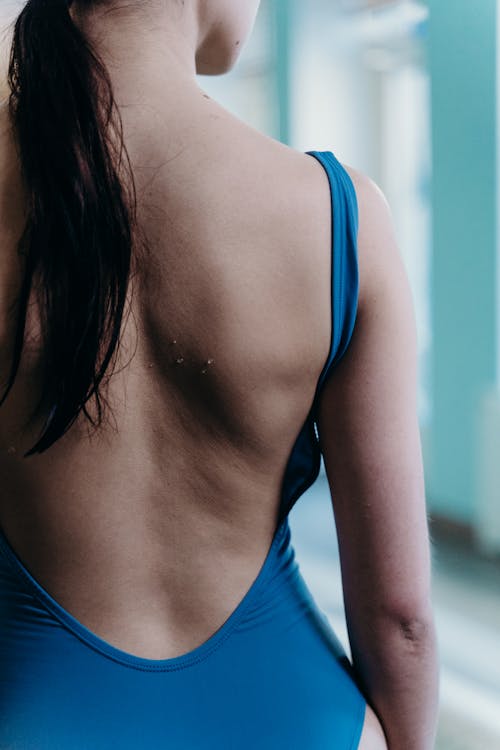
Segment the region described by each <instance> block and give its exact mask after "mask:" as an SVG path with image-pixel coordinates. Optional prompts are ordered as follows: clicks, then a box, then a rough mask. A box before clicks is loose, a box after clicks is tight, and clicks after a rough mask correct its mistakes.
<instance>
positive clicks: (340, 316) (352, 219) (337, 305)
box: [280, 151, 359, 519]
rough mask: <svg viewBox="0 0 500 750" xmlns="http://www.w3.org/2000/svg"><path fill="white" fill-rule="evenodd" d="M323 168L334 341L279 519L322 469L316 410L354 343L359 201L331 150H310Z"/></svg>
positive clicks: (285, 482)
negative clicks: (328, 213) (328, 216)
mask: <svg viewBox="0 0 500 750" xmlns="http://www.w3.org/2000/svg"><path fill="white" fill-rule="evenodd" d="M306 153H307V154H308V155H310V156H313V157H314V158H315V159H317V160H318V161H319V162H320V163H321V164H322V165H323V167H324V169H325V171H326V174H327V177H328V182H329V185H330V195H331V203H332V219H331V221H332V253H331V316H332V321H331V341H330V351H329V353H328V357H327V360H326V362H325V365H324V367H323V369H322V372H321V374H320V376H319V379H318V383H317V386H316V391H315V394H314V399H313V403H312V406H311V409H310V411H309V414H308V416H307V419H306V421H305V423H304V425H303V426H302V429H301V431H300V433H299V435H298V437H297V440H296V442H295V445H294V447H293V449H292V452H291V454H290V458H289V461H288V464H287V468H286V471H285V476H284V480H283V485H282V503H281V509H280V519H282V518H284V517H285V516H287V515H288V513H289V512H290V510H291V508H292V507H293V505H294V504H295V502H296V501H297V500H298V498H299V497H300V496H301V495H302V494H303V493H304V492H305V491H306V490H307V489H308V488H309V487H310V486H311V485H312V484H313V482H314V481H315V480H316V478H317V476H318V474H319V469H320V465H321V451H320V446H319V440H318V431H317V425H316V423H317V416H318V414H317V412H318V406H319V398H320V395H321V391H322V389H323V387H324V385H325V383H326V381H327V379H328V377H329V375H330V374H331V373H332V371H333V369H334V368H335V367H336V365H337V364H338V363H339V361H340V360H341V358H342V357H343V355H344V354H345V352H346V351H347V348H348V346H349V343H350V341H351V337H352V334H353V331H354V324H355V321H356V314H357V308H358V292H359V272H358V254H357V235H358V223H359V222H358V219H359V217H358V203H357V198H356V191H355V189H354V185H353V182H352V180H351V177H350V175H349V173H348V172H347V171H346V169H345V168H344V167H343V166H342V164H341V163H340V162H339V161H338V159H337V158H336V157H335V156H334V154H333V153H332V152H331V151H307V152H306Z"/></svg>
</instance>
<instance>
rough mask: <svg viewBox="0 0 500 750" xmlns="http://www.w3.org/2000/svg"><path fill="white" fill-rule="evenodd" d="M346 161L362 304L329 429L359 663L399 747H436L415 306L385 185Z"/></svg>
mask: <svg viewBox="0 0 500 750" xmlns="http://www.w3.org/2000/svg"><path fill="white" fill-rule="evenodd" d="M346 169H347V170H348V172H349V174H350V175H351V178H352V179H353V182H354V185H355V188H356V193H357V198H358V208H359V233H358V256H359V271H360V293H359V308H358V317H357V321H356V326H355V330H354V334H353V337H352V340H351V344H350V346H349V349H348V350H347V352H346V354H345V355H344V357H343V359H342V360H341V361H340V363H339V364H338V366H337V367H336V368H335V370H334V372H333V373H332V374H331V376H330V377H329V379H328V381H327V382H326V384H325V386H324V389H323V392H322V396H321V401H320V412H319V420H318V430H319V436H320V442H321V446H322V451H323V455H324V460H325V467H326V471H327V475H328V480H329V484H330V489H331V493H332V502H333V507H334V512H335V519H336V525H337V532H338V538H339V549H340V559H341V567H342V580H343V587H344V599H345V608H346V617H347V626H348V631H349V639H350V644H351V650H352V655H353V662H354V666H355V669H356V670H357V672H358V674H359V678H360V681H361V684H362V686H363V688H364V690H365V693H366V696H367V698H368V700H369V702H370V703H371V705H372V706H373V708H374V709H375V711H376V712H377V714H378V716H379V718H380V720H381V723H382V725H383V727H384V731H385V734H386V737H387V741H388V745H389V750H431V748H433V747H434V742H435V733H436V720H437V704H438V665H437V646H436V636H435V628H434V619H433V613H432V606H431V583H430V568H431V561H430V543H429V535H428V526H427V514H426V505H425V489H424V478H423V468H422V456H421V446H420V435H419V426H418V418H417V404H416V392H417V345H416V327H415V318H414V311H413V305H412V298H411V291H410V287H409V284H408V279H407V276H406V273H405V270H404V266H403V262H402V259H401V257H400V253H399V250H398V247H397V244H396V240H395V235H394V229H393V224H392V218H391V213H390V208H389V206H388V203H387V201H386V199H385V196H384V195H383V193H382V192H381V191H380V189H379V188H378V186H377V185H376V184H375V183H374V182H373V181H372V180H370V179H369V178H368V177H366V176H364V175H362V174H361V173H358V172H357V171H356V170H353V169H351V168H349V167H346ZM334 251H335V249H334Z"/></svg>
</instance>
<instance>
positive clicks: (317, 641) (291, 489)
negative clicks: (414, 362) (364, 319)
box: [0, 151, 366, 750]
mask: <svg viewBox="0 0 500 750" xmlns="http://www.w3.org/2000/svg"><path fill="white" fill-rule="evenodd" d="M308 154H310V155H311V156H313V157H315V158H316V159H318V160H319V162H320V163H321V164H322V165H323V167H324V168H325V170H326V173H327V175H328V178H329V181H330V189H331V196H332V212H333V207H335V220H334V221H333V220H332V224H333V246H334V249H335V252H334V253H333V260H332V318H333V324H332V340H331V349H330V353H329V357H328V361H327V362H326V364H325V367H324V369H323V372H322V374H321V376H320V379H319V381H318V385H317V389H316V394H315V397H314V401H313V404H312V407H311V411H310V413H309V416H308V418H307V420H306V422H305V424H304V426H303V428H302V430H301V431H300V434H299V436H298V438H297V441H296V443H295V446H294V448H293V451H292V453H291V455H290V460H289V462H288V467H287V470H286V473H285V476H284V480H283V495H282V499H283V500H282V507H281V513H280V519H279V522H278V525H277V528H276V531H275V534H274V537H273V541H272V543H271V546H270V548H269V551H268V553H267V556H266V558H265V560H264V563H263V564H262V567H261V569H260V571H259V573H258V575H257V577H256V578H255V580H254V581H253V583H252V584H251V586H250V588H249V590H248V591H247V593H246V594H245V596H244V597H243V599H242V600H241V601H240V603H239V604H238V606H237V607H236V609H235V610H234V611H233V613H232V614H231V615H230V616H229V618H228V619H227V620H226V621H225V622H224V624H223V625H222V626H221V627H220V628H219V629H218V630H217V631H216V632H215V633H214V634H213V635H212V636H211V637H210V638H209V639H208V640H207V641H205V642H204V643H203V644H202V645H200V646H198V647H197V648H195V649H193V650H192V651H190V652H189V653H186V654H183V655H181V656H177V657H174V658H170V659H146V658H142V657H138V656H134V655H132V654H129V653H127V652H125V651H122V650H120V649H118V648H115V647H114V646H112V645H111V644H110V643H108V642H107V641H105V640H103V639H101V638H99V637H98V636H96V635H95V634H94V633H92V632H91V631H90V630H88V629H87V628H86V627H85V626H84V625H83V624H81V623H80V622H79V621H78V620H76V619H75V618H74V617H73V616H72V615H71V614H70V613H69V612H68V611H67V610H65V609H64V608H63V607H61V606H60V605H59V604H58V603H57V602H56V601H55V600H54V599H53V598H52V597H51V596H50V594H49V593H48V592H47V591H46V590H45V589H44V588H43V587H42V586H41V585H40V584H39V583H38V582H37V580H36V579H35V578H34V577H33V576H32V575H31V574H30V572H29V571H28V570H27V569H26V567H25V566H24V564H23V563H22V561H21V560H20V559H19V557H18V556H17V555H16V553H15V551H14V550H13V549H12V547H11V546H10V544H9V542H8V541H7V539H6V537H5V535H4V534H3V533H2V532H1V530H0V749H1V750H111V748H115V747H116V748H119V750H153V748H154V750H167V749H168V750H355V748H357V747H358V745H359V740H360V736H361V732H362V727H363V721H364V716H365V708H366V701H365V698H364V697H363V694H362V693H361V690H360V688H359V686H358V684H357V682H356V677H355V674H354V672H353V670H352V668H351V665H350V663H349V660H348V658H347V656H346V654H345V652H344V650H343V648H342V646H341V644H340V642H339V641H338V639H337V637H336V636H335V634H334V632H333V630H332V629H331V627H330V625H329V623H328V620H327V617H326V615H325V614H324V613H323V612H322V611H321V610H320V609H319V607H318V605H317V604H316V603H315V601H314V599H313V597H312V594H311V592H310V591H309V589H308V587H307V585H306V583H305V581H304V579H303V578H302V576H301V573H300V571H299V568H298V565H297V562H296V560H295V553H294V549H293V546H292V544H291V539H290V527H289V523H288V513H289V511H290V509H291V508H292V506H293V505H294V503H295V502H296V501H297V499H298V498H299V497H300V495H302V493H303V492H304V491H305V490H306V489H307V488H308V487H310V485H311V484H312V483H313V482H314V481H315V479H316V477H317V475H318V471H319V467H320V448H319V443H318V435H317V430H316V415H317V405H318V396H319V393H320V389H321V387H322V385H323V383H324V382H325V380H326V378H327V376H328V373H329V372H330V371H331V369H332V368H333V367H334V366H335V364H336V363H337V362H338V360H339V359H340V357H341V356H342V355H343V353H344V352H345V350H346V349H347V346H348V344H349V341H350V338H351V335H352V331H353V327H354V321H355V317H356V310H357V296H358V269H357V253H356V242H357V227H358V207H357V202H356V195H355V191H354V187H353V184H352V182H351V179H350V177H349V175H348V173H347V172H346V170H345V169H344V168H343V166H342V165H341V164H340V162H339V161H338V160H337V159H336V157H335V156H334V155H333V154H332V153H331V152H317V151H311V152H308Z"/></svg>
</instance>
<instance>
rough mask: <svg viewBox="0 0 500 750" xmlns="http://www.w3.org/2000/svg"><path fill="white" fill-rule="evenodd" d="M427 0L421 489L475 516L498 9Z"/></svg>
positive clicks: (488, 301) (452, 512)
mask: <svg viewBox="0 0 500 750" xmlns="http://www.w3.org/2000/svg"><path fill="white" fill-rule="evenodd" d="M428 5H429V9H430V45H429V73H430V79H431V110H432V156H433V175H432V216H433V219H432V221H433V231H432V245H433V248H432V257H433V260H432V272H431V274H432V276H431V289H432V316H433V321H432V322H433V354H432V378H431V388H432V403H433V417H432V424H431V432H430V435H429V438H430V445H429V451H428V452H427V455H428V458H429V465H428V466H427V479H428V497H429V503H430V507H431V510H433V511H436V512H438V513H439V514H443V515H446V516H449V517H451V518H454V519H456V520H459V521H464V522H473V519H474V507H475V503H476V501H477V498H476V497H475V493H476V492H477V490H476V487H477V478H476V477H475V471H476V466H477V445H478V441H477V431H478V413H479V403H480V399H481V397H482V394H483V393H484V391H485V390H487V389H488V387H489V386H491V385H492V384H493V383H494V382H495V368H496V356H497V354H496V348H497V341H496V333H497V332H496V330H495V329H496V307H495V305H496V303H495V293H496V289H495V286H496V171H497V169H496V164H497V156H496V140H497V138H496V85H497V84H496V26H497V24H496V12H497V10H496V2H495V0H481V1H480V2H478V1H477V0H453V3H449V2H443V0H429V2H428ZM451 6H453V7H452V9H451ZM499 460H500V459H499Z"/></svg>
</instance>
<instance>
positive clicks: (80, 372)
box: [0, 0, 136, 457]
mask: <svg viewBox="0 0 500 750" xmlns="http://www.w3.org/2000/svg"><path fill="white" fill-rule="evenodd" d="M85 1H86V2H87V3H88V5H89V6H90V5H91V4H92V3H95V0H85ZM72 2H73V0H29V2H28V3H27V4H26V6H25V7H24V9H23V11H22V12H21V14H20V15H19V17H18V18H17V20H16V21H15V26H14V37H13V43H12V48H11V53H10V63H9V71H8V83H9V87H10V96H9V114H10V118H11V123H12V126H13V132H14V134H15V139H16V147H17V149H18V153H19V157H20V163H21V170H22V177H23V184H24V187H25V190H26V195H27V201H28V204H27V221H26V225H25V228H24V232H23V235H22V237H21V239H20V241H19V245H18V253H19V255H20V257H21V258H22V259H23V265H24V277H23V283H22V286H21V291H20V296H19V299H18V300H17V301H16V303H15V305H14V306H13V308H11V315H14V307H15V308H17V309H16V312H15V315H16V318H17V328H16V329H15V338H14V358H13V363H12V368H11V371H10V374H9V377H8V381H7V388H6V391H4V395H3V397H2V398H1V399H0V406H1V405H2V404H3V402H4V401H5V399H6V398H7V395H8V393H9V392H10V390H11V388H12V386H13V384H14V381H15V379H16V376H17V373H18V370H19V364H20V361H21V354H22V351H23V348H24V337H25V328H26V315H27V308H28V302H29V298H30V293H31V290H32V288H34V289H35V290H36V293H37V301H38V303H39V305H40V316H41V330H42V334H43V345H44V361H45V370H44V373H43V381H42V382H43V385H42V395H41V398H40V400H39V401H38V404H37V406H36V407H35V410H34V411H33V413H32V414H31V415H30V418H29V420H28V421H27V423H26V425H25V426H28V425H29V424H31V423H32V422H33V420H34V419H35V418H37V417H39V416H40V414H41V413H42V409H43V407H44V405H45V409H46V408H47V407H46V405H47V404H49V405H50V406H51V407H52V409H51V411H50V414H49V417H48V419H47V421H46V422H45V426H44V428H43V430H42V433H41V436H40V437H39V439H38V442H37V443H36V444H35V445H34V446H33V447H32V448H31V449H30V450H29V451H28V452H27V453H25V454H24V457H27V456H31V455H33V454H34V453H42V452H44V451H45V450H47V449H48V448H49V447H50V446H51V445H53V444H54V443H55V442H56V441H57V440H58V439H59V438H60V437H62V435H63V434H64V433H65V432H67V430H68V429H69V428H70V427H71V425H72V424H73V423H74V422H75V420H76V419H77V417H78V415H79V414H80V412H81V411H83V412H84V414H85V416H86V417H87V419H88V420H89V422H90V423H91V424H92V425H93V426H94V427H99V426H100V425H101V423H102V419H103V409H102V400H103V396H102V394H101V393H100V384H101V383H102V381H103V379H104V376H105V374H106V370H107V368H108V365H109V364H110V362H111V361H112V360H113V364H115V361H114V355H115V354H116V350H117V346H118V343H119V341H120V331H121V326H122V321H123V316H124V308H125V302H126V299H127V289H128V285H129V281H130V278H131V276H132V261H133V253H132V249H133V244H134V242H133V236H134V225H135V219H136V192H135V185H134V179H133V175H132V170H131V166H130V159H129V157H128V154H127V151H126V148H125V145H124V142H123V126H122V121H121V117H120V114H119V112H118V109H117V107H116V106H115V101H114V97H113V91H112V86H111V81H110V78H109V76H108V73H107V71H106V68H105V66H104V64H103V63H102V61H101V60H100V58H99V57H98V55H97V54H96V52H95V51H94V50H93V49H92V46H91V44H90V42H89V41H88V40H87V39H86V37H85V36H84V34H83V33H82V31H81V30H80V29H79V28H78V27H77V25H76V24H75V23H74V21H73V19H72V17H71V14H70V7H71V5H72ZM124 157H125V158H124ZM122 169H125V172H126V177H127V179H124V180H123V181H122V180H120V176H119V175H120V171H121V170H122ZM127 186H128V187H127ZM109 377H110V375H109V374H108V375H107V378H108V379H109ZM92 396H94V398H95V402H96V405H97V420H96V421H94V420H93V419H92V416H91V415H90V414H89V412H88V411H87V408H86V404H87V402H88V401H89V399H90V398H91V397H92ZM104 401H105V399H104ZM106 403H107V402H106Z"/></svg>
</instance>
